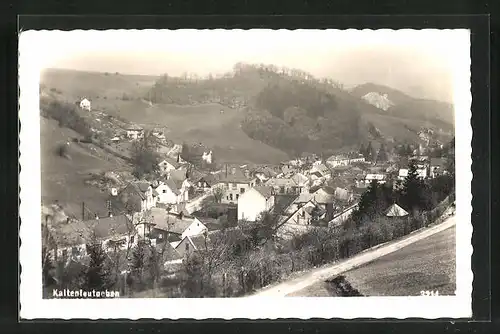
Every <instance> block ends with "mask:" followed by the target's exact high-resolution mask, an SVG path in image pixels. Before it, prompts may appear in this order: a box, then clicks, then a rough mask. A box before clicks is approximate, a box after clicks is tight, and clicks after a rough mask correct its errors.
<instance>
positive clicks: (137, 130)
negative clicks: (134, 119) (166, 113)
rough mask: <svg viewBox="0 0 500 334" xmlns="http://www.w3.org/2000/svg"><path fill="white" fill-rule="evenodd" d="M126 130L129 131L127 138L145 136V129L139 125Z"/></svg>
mask: <svg viewBox="0 0 500 334" xmlns="http://www.w3.org/2000/svg"><path fill="white" fill-rule="evenodd" d="M125 130H126V131H127V138H129V139H132V140H136V139H141V138H143V137H144V129H142V128H141V127H139V126H131V127H129V128H127V129H125Z"/></svg>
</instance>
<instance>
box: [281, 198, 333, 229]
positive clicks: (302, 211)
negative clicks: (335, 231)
mask: <svg viewBox="0 0 500 334" xmlns="http://www.w3.org/2000/svg"><path fill="white" fill-rule="evenodd" d="M314 208H316V210H318V211H317V214H318V218H319V219H323V218H324V217H325V216H326V210H325V209H324V208H322V207H321V206H319V205H318V204H317V203H316V202H315V201H314V200H312V199H311V200H309V201H308V202H306V203H305V204H304V205H302V206H301V207H299V208H297V209H296V210H295V211H294V212H293V213H292V214H291V215H290V216H288V218H286V219H285V220H284V221H283V222H282V224H298V225H310V224H311V219H312V218H313V209H314Z"/></svg>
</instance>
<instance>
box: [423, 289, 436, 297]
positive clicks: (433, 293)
mask: <svg viewBox="0 0 500 334" xmlns="http://www.w3.org/2000/svg"><path fill="white" fill-rule="evenodd" d="M420 295H421V296H427V297H435V296H439V291H437V290H436V291H429V290H422V291H420Z"/></svg>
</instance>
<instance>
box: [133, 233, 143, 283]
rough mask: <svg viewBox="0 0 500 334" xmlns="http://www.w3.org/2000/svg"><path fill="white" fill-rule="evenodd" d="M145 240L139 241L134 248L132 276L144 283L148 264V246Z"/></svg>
mask: <svg viewBox="0 0 500 334" xmlns="http://www.w3.org/2000/svg"><path fill="white" fill-rule="evenodd" d="M145 246H146V245H145V242H144V240H140V241H139V242H137V244H136V246H135V247H134V248H133V250H132V266H131V267H132V276H133V277H134V278H135V279H136V280H137V282H138V283H139V284H142V283H143V279H144V268H145V265H146V247H145Z"/></svg>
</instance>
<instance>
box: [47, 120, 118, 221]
mask: <svg viewBox="0 0 500 334" xmlns="http://www.w3.org/2000/svg"><path fill="white" fill-rule="evenodd" d="M72 138H81V135H80V134H78V133H76V132H75V131H73V130H70V129H67V128H64V127H60V126H59V125H58V124H57V122H56V121H55V120H53V119H47V118H45V117H40V159H41V166H40V168H41V176H42V178H41V179H42V203H43V204H45V205H50V204H52V203H54V202H55V201H57V202H59V203H60V204H61V205H62V206H63V208H64V210H65V212H66V213H67V214H69V215H73V216H76V217H78V218H81V213H82V203H83V202H85V207H86V214H90V215H91V214H92V213H97V214H99V215H106V214H107V211H106V200H107V198H108V193H107V192H105V191H101V190H100V189H99V188H98V187H95V186H92V185H89V184H87V183H86V181H87V180H88V179H89V176H90V174H91V173H100V172H102V171H104V170H127V167H126V165H125V164H124V163H123V161H121V160H120V159H117V158H114V157H113V156H111V155H109V154H107V153H106V152H103V151H102V150H100V149H99V148H98V147H96V146H94V145H91V144H77V143H71V140H72ZM67 142H70V144H69V147H68V158H64V157H60V156H58V154H57V149H58V147H59V145H61V144H65V143H67Z"/></svg>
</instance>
